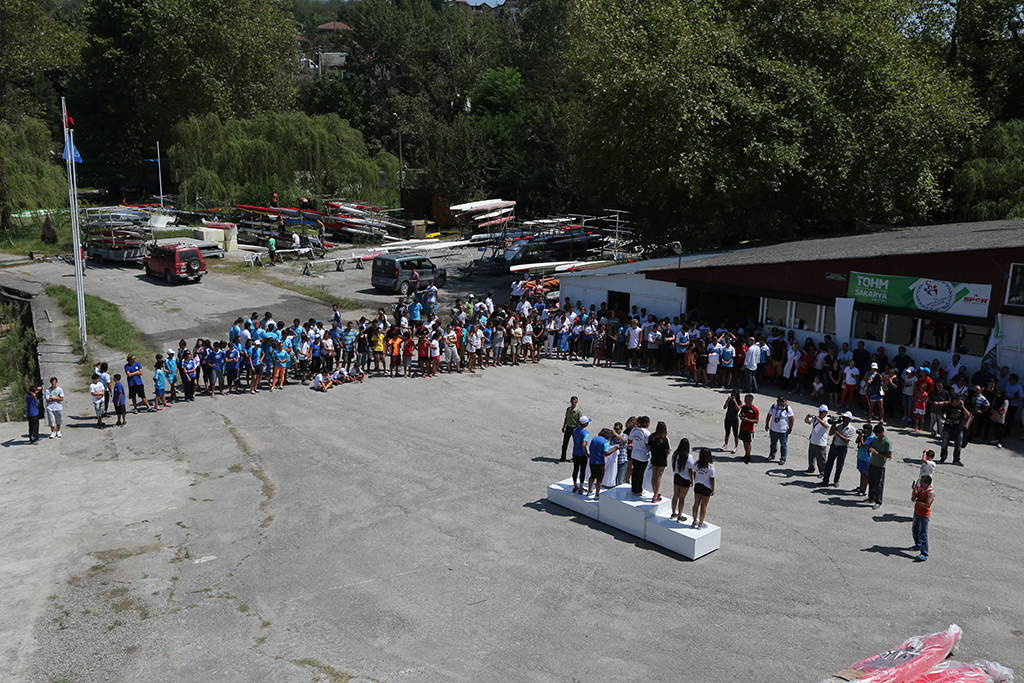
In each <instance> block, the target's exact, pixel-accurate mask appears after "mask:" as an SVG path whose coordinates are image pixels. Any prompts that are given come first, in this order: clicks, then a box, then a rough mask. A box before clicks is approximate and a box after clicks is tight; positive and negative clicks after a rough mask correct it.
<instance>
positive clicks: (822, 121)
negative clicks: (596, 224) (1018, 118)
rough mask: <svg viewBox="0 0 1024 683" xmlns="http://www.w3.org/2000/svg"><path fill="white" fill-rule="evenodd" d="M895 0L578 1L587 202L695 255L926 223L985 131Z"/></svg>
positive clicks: (576, 47)
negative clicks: (946, 182)
mask: <svg viewBox="0 0 1024 683" xmlns="http://www.w3.org/2000/svg"><path fill="white" fill-rule="evenodd" d="M907 13H908V8H907V7H906V6H904V5H903V4H901V3H900V2H898V1H897V0H830V1H828V2H820V1H818V0H771V1H765V2H759V3H753V4H751V3H747V2H741V1H740V0H722V1H720V2H713V1H712V2H702V3H690V4H686V5H679V4H678V3H674V2H670V1H669V0H649V1H648V2H643V3H635V2H631V1H629V0H582V1H581V2H579V3H578V4H577V5H576V13H575V21H574V28H573V32H572V35H573V44H572V47H573V56H574V62H575V68H576V71H577V73H578V74H580V75H581V78H584V79H585V81H586V84H587V86H588V87H589V91H588V93H587V97H586V99H585V100H584V101H582V102H581V103H579V105H578V106H577V108H576V114H577V115H578V117H579V120H580V121H581V125H580V127H579V135H578V138H577V143H578V146H577V149H578V158H579V160H580V166H581V173H582V174H583V178H584V180H585V182H586V187H587V188H588V190H590V191H591V196H592V198H593V199H592V201H594V202H595V203H596V202H597V201H605V202H607V201H619V202H621V203H623V204H626V205H627V206H629V207H631V208H633V209H634V210H635V211H636V212H637V214H636V215H637V217H638V219H639V221H640V223H641V227H642V237H643V239H644V241H646V242H647V243H651V244H654V243H664V242H665V241H667V240H671V239H681V240H682V241H684V244H687V245H688V246H690V247H692V248H700V247H705V246H715V245H719V244H735V243H738V242H741V241H744V240H750V239H782V238H792V237H796V236H802V235H810V234H822V233H829V232H841V231H848V230H850V229H851V228H853V227H854V226H856V225H857V224H858V223H861V222H864V221H869V220H879V221H885V222H889V223H895V222H901V221H922V220H926V219H927V218H928V217H929V216H930V215H931V214H932V213H933V212H935V211H936V210H939V209H941V208H942V187H941V177H942V176H943V174H945V173H947V172H948V170H949V169H950V166H951V163H952V160H953V159H954V157H955V155H956V153H957V151H958V150H959V148H960V146H961V145H962V144H963V142H964V141H965V139H966V138H967V137H968V136H970V135H971V134H972V132H973V131H974V130H975V129H976V128H977V127H978V126H979V125H980V123H981V121H982V119H981V117H980V116H979V115H978V113H977V111H976V108H975V107H974V106H973V104H972V102H971V99H970V96H969V93H968V91H967V89H966V88H965V87H964V86H963V85H961V84H959V83H957V82H955V81H954V80H953V79H952V78H950V77H949V76H948V75H946V74H945V73H944V72H943V71H942V69H941V68H940V66H939V65H936V64H934V63H933V62H931V61H929V60H928V59H927V58H925V57H923V56H922V54H921V52H920V51H917V50H913V49H908V45H909V43H908V41H909V38H908V37H907V35H906V34H905V33H904V32H903V28H904V26H905V24H906V21H905V20H906V19H907Z"/></svg>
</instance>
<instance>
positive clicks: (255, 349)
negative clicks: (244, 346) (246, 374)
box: [249, 344, 263, 394]
mask: <svg viewBox="0 0 1024 683" xmlns="http://www.w3.org/2000/svg"><path fill="white" fill-rule="evenodd" d="M249 370H250V371H251V373H252V374H251V377H250V380H249V393H250V394H258V393H259V392H260V380H262V378H263V349H261V348H260V347H259V346H257V345H256V344H251V346H250V347H249Z"/></svg>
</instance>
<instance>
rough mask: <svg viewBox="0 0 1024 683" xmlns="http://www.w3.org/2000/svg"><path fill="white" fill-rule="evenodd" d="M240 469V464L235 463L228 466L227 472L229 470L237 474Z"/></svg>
mask: <svg viewBox="0 0 1024 683" xmlns="http://www.w3.org/2000/svg"><path fill="white" fill-rule="evenodd" d="M241 471H242V466H241V465H239V464H237V463H236V464H234V465H232V466H231V467H229V468H228V472H231V474H238V473H239V472H241Z"/></svg>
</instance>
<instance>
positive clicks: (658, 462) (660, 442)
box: [647, 422, 672, 503]
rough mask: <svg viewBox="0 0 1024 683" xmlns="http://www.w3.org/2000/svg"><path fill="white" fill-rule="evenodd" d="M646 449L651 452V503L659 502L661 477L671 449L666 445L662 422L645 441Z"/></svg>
mask: <svg viewBox="0 0 1024 683" xmlns="http://www.w3.org/2000/svg"><path fill="white" fill-rule="evenodd" d="M647 447H648V448H649V449H650V451H651V489H652V490H653V491H654V498H653V499H651V502H652V503H660V502H661V493H660V491H661V475H662V474H663V473H664V472H665V468H666V467H668V451H669V449H670V448H671V447H672V446H670V445H669V443H668V427H666V426H665V423H664V422H659V423H658V426H657V427H655V428H654V434H651V438H650V439H649V440H648V441H647Z"/></svg>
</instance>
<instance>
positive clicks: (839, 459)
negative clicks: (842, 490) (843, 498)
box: [821, 411, 857, 486]
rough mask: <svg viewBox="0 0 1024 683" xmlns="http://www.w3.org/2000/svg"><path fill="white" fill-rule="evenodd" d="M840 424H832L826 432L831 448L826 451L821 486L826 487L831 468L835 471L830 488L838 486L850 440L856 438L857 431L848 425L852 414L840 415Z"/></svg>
mask: <svg viewBox="0 0 1024 683" xmlns="http://www.w3.org/2000/svg"><path fill="white" fill-rule="evenodd" d="M840 417H841V418H843V422H842V424H834V425H832V427H831V429H829V430H828V433H829V436H831V437H832V447H831V448H829V449H828V462H826V463H825V469H824V470H822V472H821V485H822V486H828V480H829V477H830V476H831V475H832V467H833V466H834V467H835V469H836V477H835V479H833V480H832V486H839V476H840V475H841V474H842V473H843V465H844V464H845V463H846V452H847V449H848V448H849V447H850V440H851V439H853V438H854V437H856V436H857V430H856V429H855V428H854V427H853V426H852V425H851V424H850V420H852V419H853V414H852V413H851V412H850V411H846V412H845V413H843V414H842V415H840Z"/></svg>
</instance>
